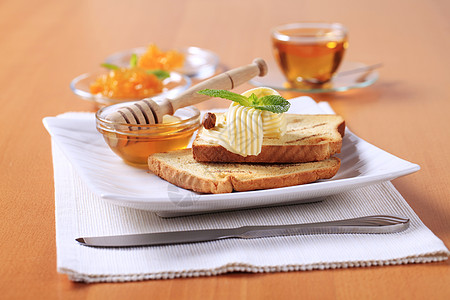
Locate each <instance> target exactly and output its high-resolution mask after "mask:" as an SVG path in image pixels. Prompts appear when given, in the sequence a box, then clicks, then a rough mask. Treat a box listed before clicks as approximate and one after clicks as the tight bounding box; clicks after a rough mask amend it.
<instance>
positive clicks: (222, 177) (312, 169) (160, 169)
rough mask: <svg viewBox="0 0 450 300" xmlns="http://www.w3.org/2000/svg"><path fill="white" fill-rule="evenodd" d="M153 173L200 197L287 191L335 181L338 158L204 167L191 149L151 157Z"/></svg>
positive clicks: (223, 164) (338, 165) (150, 166)
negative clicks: (286, 189) (209, 194)
mask: <svg viewBox="0 0 450 300" xmlns="http://www.w3.org/2000/svg"><path fill="white" fill-rule="evenodd" d="M148 165H149V169H150V171H152V172H153V173H154V174H156V175H158V176H159V177H161V178H163V179H165V180H167V181H168V182H170V183H173V184H175V185H176V186H179V187H182V188H185V189H190V190H193V191H196V192H200V193H214V194H219V193H231V192H232V191H251V190H259V189H271V188H280V187H287V186H293V185H299V184H305V183H310V182H314V181H316V180H319V179H328V178H331V177H333V176H334V175H335V174H336V173H337V171H338V170H339V167H340V160H339V159H338V158H334V157H333V158H329V159H326V160H324V161H320V162H310V163H294V164H233V163H201V162H198V161H196V160H194V159H193V156H192V150H191V149H183V150H177V151H171V152H166V153H155V154H152V155H150V156H149V158H148Z"/></svg>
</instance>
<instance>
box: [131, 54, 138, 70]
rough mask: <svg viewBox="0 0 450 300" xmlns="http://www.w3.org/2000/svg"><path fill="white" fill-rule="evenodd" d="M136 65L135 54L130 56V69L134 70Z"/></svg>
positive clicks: (136, 58) (136, 57)
mask: <svg viewBox="0 0 450 300" xmlns="http://www.w3.org/2000/svg"><path fill="white" fill-rule="evenodd" d="M137 63H138V56H137V54H136V53H133V54H131V57H130V68H134V67H136V66H137Z"/></svg>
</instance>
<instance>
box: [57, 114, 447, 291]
mask: <svg viewBox="0 0 450 300" xmlns="http://www.w3.org/2000/svg"><path fill="white" fill-rule="evenodd" d="M323 108H324V109H326V107H323ZM52 152H53V165H54V178H55V206H56V246H57V268H58V271H59V272H60V273H64V274H67V275H68V276H69V278H70V279H71V280H74V281H84V282H88V283H91V282H122V281H136V280H146V279H168V278H177V277H196V276H212V275H219V274H223V273H227V272H233V271H241V272H251V273H258V272H281V271H284V272H286V271H305V270H315V269H330V268H333V269H334V268H348V267H370V266H383V265H397V264H407V263H425V262H436V261H442V260H446V259H447V258H448V256H449V255H450V252H449V251H448V249H447V248H446V247H445V245H444V244H443V243H442V241H441V240H439V238H437V237H436V236H435V235H434V234H433V233H432V232H431V231H430V230H429V229H428V228H427V227H426V226H425V225H424V224H423V223H422V222H421V221H420V219H419V218H418V216H417V215H416V214H415V213H414V211H413V210H412V209H411V208H410V207H409V206H408V204H407V203H406V201H405V200H404V199H403V197H402V196H401V195H400V194H399V193H398V191H397V190H396V189H395V188H394V187H393V185H392V184H391V183H390V182H384V183H382V184H377V185H372V186H368V187H364V188H360V189H357V190H354V191H351V192H347V193H341V194H337V195H334V196H330V197H328V198H327V199H325V200H323V201H321V202H316V203H310V204H300V205H289V206H281V207H271V208H259V209H249V210H241V211H234V212H222V213H210V214H204V215H197V216H187V217H179V218H169V219H164V218H161V217H159V216H157V215H155V214H154V213H151V212H147V211H141V210H135V209H131V208H125V207H120V206H115V205H113V204H110V203H108V202H106V201H104V200H102V199H101V198H99V197H98V196H97V195H95V194H93V193H92V192H91V191H90V190H89V189H88V188H87V186H86V185H85V183H84V182H83V180H82V178H80V177H79V175H78V174H77V172H76V171H75V170H74V169H73V168H72V166H71V164H70V163H69V161H68V160H67V159H66V157H65V156H64V154H63V153H62V152H61V150H60V149H59V148H58V146H57V145H56V144H55V143H52ZM118 180H120V177H118ZM376 214H391V215H399V216H404V217H407V218H410V219H411V225H410V227H409V228H408V229H407V230H406V231H403V232H400V233H394V234H380V235H370V234H352V235H351V234H347V235H345V234H341V235H304V236H290V237H271V238H262V239H251V240H239V239H228V240H221V241H213V242H204V243H195V244H182V245H172V246H157V247H134V248H114V249H107V248H91V247H86V246H82V245H80V244H78V243H77V242H76V241H75V238H78V237H82V236H96V235H115V234H130V233H142V232H160V231H174V230H193V229H207V228H229V227H239V226H244V225H269V224H294V223H309V222H322V221H327V220H337V219H344V218H352V217H361V216H367V215H376Z"/></svg>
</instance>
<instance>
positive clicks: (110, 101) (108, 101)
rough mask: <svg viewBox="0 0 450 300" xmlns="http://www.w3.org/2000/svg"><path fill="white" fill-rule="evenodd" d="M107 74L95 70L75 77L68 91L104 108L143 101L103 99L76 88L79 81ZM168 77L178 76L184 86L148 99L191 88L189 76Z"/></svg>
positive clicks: (173, 74) (136, 99)
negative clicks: (183, 82)
mask: <svg viewBox="0 0 450 300" xmlns="http://www.w3.org/2000/svg"><path fill="white" fill-rule="evenodd" d="M107 72H108V70H97V71H93V72H87V73H83V74H81V75H78V76H77V77H75V78H74V79H72V81H71V82H70V89H71V90H72V92H73V93H74V94H75V95H77V96H79V97H80V98H81V99H83V100H88V101H91V102H94V103H97V104H102V105H106V106H110V105H115V104H121V103H128V102H132V101H138V100H142V99H144V98H122V99H116V98H109V97H105V96H103V95H96V94H92V93H90V92H88V91H86V90H83V89H79V88H77V86H76V85H77V84H78V83H79V82H80V81H82V80H84V79H87V78H89V77H93V76H98V75H101V74H105V73H107ZM170 75H171V76H179V78H180V79H183V80H184V81H185V82H186V83H185V84H184V85H180V86H176V87H174V88H172V89H170V90H167V91H162V92H161V93H157V94H154V95H151V96H150V97H163V96H165V95H167V94H170V92H171V91H173V90H175V89H176V88H179V90H180V92H183V91H185V90H186V89H188V88H189V87H190V86H191V84H192V80H191V79H190V78H189V76H187V75H185V74H181V73H179V72H174V71H171V72H170ZM106 106H105V107H106Z"/></svg>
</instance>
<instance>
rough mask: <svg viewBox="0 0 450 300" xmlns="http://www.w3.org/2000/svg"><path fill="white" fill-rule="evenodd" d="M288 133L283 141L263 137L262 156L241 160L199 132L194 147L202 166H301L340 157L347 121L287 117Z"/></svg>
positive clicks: (338, 118) (325, 117)
mask: <svg viewBox="0 0 450 300" xmlns="http://www.w3.org/2000/svg"><path fill="white" fill-rule="evenodd" d="M285 117H286V120H287V130H286V134H284V135H283V136H282V137H281V138H268V137H264V139H263V145H262V148H261V153H260V154H258V155H248V156H241V155H239V154H236V153H232V152H230V151H228V150H227V149H225V148H224V147H222V146H220V145H218V144H213V143H210V142H208V141H206V140H204V139H203V138H202V130H205V129H203V128H202V129H200V130H199V132H198V134H197V137H196V139H195V140H194V142H193V144H192V151H193V156H194V159H195V160H197V161H199V162H233V163H234V162H236V163H300V162H313V161H321V160H325V159H327V158H329V157H331V156H332V155H333V154H336V153H339V152H340V151H341V146H342V137H343V136H344V132H345V121H344V119H343V118H342V117H341V116H338V115H298V114H286V115H285Z"/></svg>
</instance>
